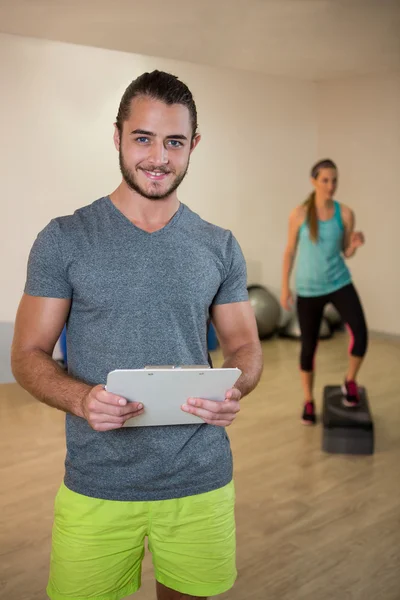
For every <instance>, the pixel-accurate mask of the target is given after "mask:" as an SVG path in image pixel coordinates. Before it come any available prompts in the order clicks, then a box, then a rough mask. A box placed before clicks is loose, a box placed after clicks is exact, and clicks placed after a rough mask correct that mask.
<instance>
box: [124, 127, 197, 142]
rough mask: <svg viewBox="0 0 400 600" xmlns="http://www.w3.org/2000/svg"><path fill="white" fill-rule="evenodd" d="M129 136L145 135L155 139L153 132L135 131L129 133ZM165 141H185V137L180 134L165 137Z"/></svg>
mask: <svg viewBox="0 0 400 600" xmlns="http://www.w3.org/2000/svg"><path fill="white" fill-rule="evenodd" d="M131 135H147V136H149V137H156V134H155V133H154V132H153V131H146V130H145V129H135V130H134V131H131ZM167 139H169V140H185V141H187V137H186V135H183V134H182V133H176V134H172V135H167Z"/></svg>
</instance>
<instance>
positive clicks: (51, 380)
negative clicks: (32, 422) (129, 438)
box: [11, 294, 140, 431]
mask: <svg viewBox="0 0 400 600" xmlns="http://www.w3.org/2000/svg"><path fill="white" fill-rule="evenodd" d="M70 306H71V300H69V299H63V298H44V297H38V296H29V295H27V294H24V296H23V297H22V299H21V302H20V305H19V308H18V312H17V318H16V322H15V329H14V339H13V344H12V351H11V367H12V371H13V374H14V377H15V379H16V380H17V382H18V383H19V384H20V385H21V386H22V387H23V388H24V389H26V390H27V391H28V392H29V393H30V394H32V396H34V397H35V398H37V399H38V400H40V401H41V402H44V403H45V404H48V405H49V406H52V407H54V408H57V409H59V410H62V411H64V412H67V413H71V414H74V415H76V416H78V417H82V418H84V419H86V420H87V421H88V422H89V424H90V425H91V427H93V429H96V430H98V431H106V430H109V429H117V428H118V427H121V426H122V425H123V423H124V422H125V421H126V420H127V419H128V418H131V417H132V416H136V415H138V414H140V409H139V407H138V405H137V403H136V402H132V403H129V404H127V402H126V400H125V399H123V398H119V397H118V396H115V395H114V394H110V393H108V392H106V391H105V390H104V388H103V386H102V385H97V386H94V387H93V386H91V385H88V384H86V383H84V382H82V381H78V380H76V379H74V378H73V377H71V376H70V375H68V374H67V373H66V372H65V371H64V370H63V369H62V368H61V367H60V366H59V365H58V364H57V363H56V361H54V360H53V358H52V354H53V350H54V346H55V344H56V342H57V340H58V338H59V337H60V334H61V331H62V329H63V327H64V324H65V322H66V319H67V316H68V313H69V310H70Z"/></svg>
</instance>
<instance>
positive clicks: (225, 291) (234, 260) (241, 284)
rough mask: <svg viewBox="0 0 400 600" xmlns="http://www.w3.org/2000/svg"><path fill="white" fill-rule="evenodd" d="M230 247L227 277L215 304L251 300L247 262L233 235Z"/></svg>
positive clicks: (215, 299)
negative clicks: (248, 288)
mask: <svg viewBox="0 0 400 600" xmlns="http://www.w3.org/2000/svg"><path fill="white" fill-rule="evenodd" d="M229 247H230V252H229V253H228V257H229V258H228V261H227V271H226V276H225V278H224V280H223V282H222V283H221V285H220V287H219V290H218V292H217V294H216V296H215V298H214V301H213V304H230V303H232V302H245V301H246V300H248V299H249V294H248V291H247V268H246V261H245V259H244V256H243V252H242V250H241V248H240V246H239V244H238V242H237V240H236V238H235V237H234V236H233V235H232V234H230V243H229Z"/></svg>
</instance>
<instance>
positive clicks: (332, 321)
mask: <svg viewBox="0 0 400 600" xmlns="http://www.w3.org/2000/svg"><path fill="white" fill-rule="evenodd" d="M324 317H325V319H326V320H327V321H328V323H329V325H330V326H331V327H332V328H334V329H338V328H339V327H340V326H341V325H342V318H341V316H340V314H339V313H338V311H337V310H336V308H335V307H334V306H333V304H331V303H329V304H327V305H326V306H325V308H324Z"/></svg>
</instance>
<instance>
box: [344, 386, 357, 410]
mask: <svg viewBox="0 0 400 600" xmlns="http://www.w3.org/2000/svg"><path fill="white" fill-rule="evenodd" d="M342 394H343V404H344V405H345V406H359V404H360V394H359V392H358V386H357V384H356V382H355V381H345V382H344V384H343V385H342Z"/></svg>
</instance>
